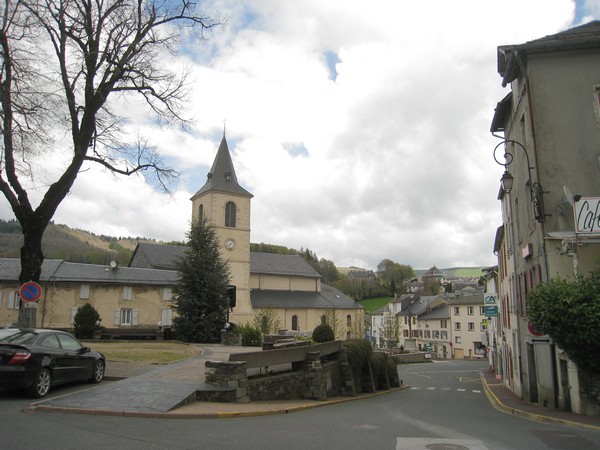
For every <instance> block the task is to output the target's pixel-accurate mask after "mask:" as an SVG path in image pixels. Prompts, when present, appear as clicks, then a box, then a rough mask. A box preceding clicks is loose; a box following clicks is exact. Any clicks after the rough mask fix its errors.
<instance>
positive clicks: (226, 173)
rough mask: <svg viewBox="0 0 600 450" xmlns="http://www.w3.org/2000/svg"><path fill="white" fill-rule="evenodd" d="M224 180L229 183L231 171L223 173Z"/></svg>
mask: <svg viewBox="0 0 600 450" xmlns="http://www.w3.org/2000/svg"><path fill="white" fill-rule="evenodd" d="M225 179H226V180H227V181H231V171H228V172H225Z"/></svg>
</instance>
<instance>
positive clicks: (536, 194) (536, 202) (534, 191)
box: [494, 139, 544, 223]
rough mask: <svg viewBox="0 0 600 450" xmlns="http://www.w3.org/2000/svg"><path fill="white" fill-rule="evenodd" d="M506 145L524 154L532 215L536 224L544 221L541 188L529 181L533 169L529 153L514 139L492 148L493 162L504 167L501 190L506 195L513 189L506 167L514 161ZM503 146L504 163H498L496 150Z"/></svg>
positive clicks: (512, 178)
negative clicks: (518, 149)
mask: <svg viewBox="0 0 600 450" xmlns="http://www.w3.org/2000/svg"><path fill="white" fill-rule="evenodd" d="M506 144H512V146H513V148H514V147H515V146H517V147H518V148H520V149H521V150H523V153H525V159H526V161H527V186H529V193H530V195H531V202H532V203H533V215H534V217H535V219H536V220H537V221H538V222H540V223H541V222H543V221H544V204H543V202H542V186H541V185H540V184H539V183H538V182H535V183H534V182H532V180H531V170H532V169H534V167H532V166H531V164H530V162H529V153H527V149H526V148H525V146H524V145H523V144H521V143H520V142H518V141H515V140H514V139H505V140H503V141H502V142H500V143H499V144H498V145H496V147H494V161H496V163H498V164H499V165H501V166H504V173H503V174H502V178H500V183H501V184H502V190H503V191H504V192H506V193H507V194H508V193H510V191H511V190H512V188H513V181H514V177H513V176H512V175H511V173H510V172H509V171H508V166H510V165H511V164H512V162H513V160H514V155H513V153H511V151H509V149H508V148H507V146H506ZM501 146H504V154H503V158H504V161H500V160H499V159H498V156H497V153H496V152H497V151H498V149H499V148H500V147H501Z"/></svg>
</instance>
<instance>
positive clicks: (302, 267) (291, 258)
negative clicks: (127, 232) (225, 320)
mask: <svg viewBox="0 0 600 450" xmlns="http://www.w3.org/2000/svg"><path fill="white" fill-rule="evenodd" d="M184 251H185V247H184V246H181V245H161V244H147V243H141V242H140V243H139V244H138V245H137V247H136V249H135V252H134V254H133V256H132V258H131V262H130V266H134V267H140V265H141V266H142V267H145V268H157V269H158V268H160V269H171V270H175V269H176V264H175V261H177V259H179V258H182V257H183V256H184ZM146 263H148V264H149V266H146V265H145V264H146ZM250 273H256V274H265V275H266V274H268V275H287V276H296V277H308V278H321V275H320V274H319V272H317V271H316V270H315V269H313V268H312V267H311V266H310V264H308V263H307V262H306V261H305V260H304V259H303V258H302V257H301V256H300V255H279V254H275V253H259V252H250Z"/></svg>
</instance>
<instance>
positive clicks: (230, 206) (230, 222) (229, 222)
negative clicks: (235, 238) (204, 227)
mask: <svg viewBox="0 0 600 450" xmlns="http://www.w3.org/2000/svg"><path fill="white" fill-rule="evenodd" d="M235 210H236V208H235V203H233V202H227V204H226V205H225V226H226V227H230V228H235Z"/></svg>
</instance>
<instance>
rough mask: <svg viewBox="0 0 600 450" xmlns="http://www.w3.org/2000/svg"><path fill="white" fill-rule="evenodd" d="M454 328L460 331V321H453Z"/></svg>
mask: <svg viewBox="0 0 600 450" xmlns="http://www.w3.org/2000/svg"><path fill="white" fill-rule="evenodd" d="M454 329H455V330H456V331H460V322H454Z"/></svg>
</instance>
